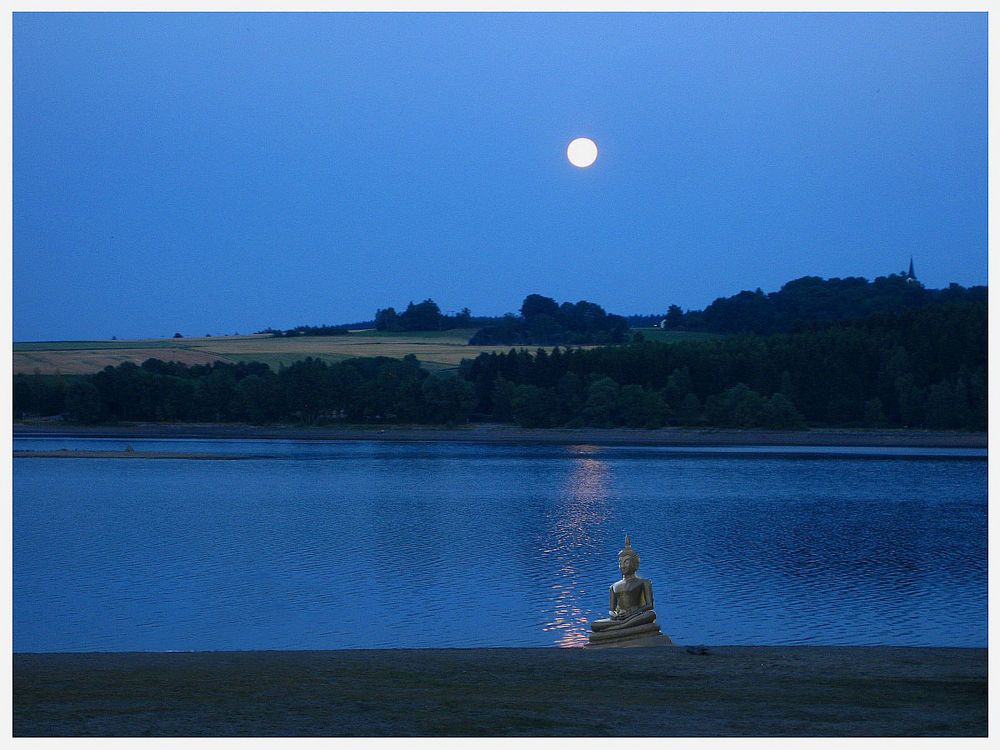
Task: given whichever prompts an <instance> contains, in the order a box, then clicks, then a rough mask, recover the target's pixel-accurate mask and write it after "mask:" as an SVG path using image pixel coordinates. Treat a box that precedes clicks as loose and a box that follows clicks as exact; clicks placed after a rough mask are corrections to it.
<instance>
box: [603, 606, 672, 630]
mask: <svg viewBox="0 0 1000 750" xmlns="http://www.w3.org/2000/svg"><path fill="white" fill-rule="evenodd" d="M655 620H656V612H654V611H653V610H651V609H648V610H646V611H645V612H638V613H636V614H634V615H632V616H631V617H626V618H623V619H621V620H614V619H611V618H607V619H604V620H594V622H592V623H591V624H590V629H591V630H593V631H594V632H601V631H607V630H619V629H621V628H631V627H635V626H637V625H646V624H648V623H651V622H654V621H655Z"/></svg>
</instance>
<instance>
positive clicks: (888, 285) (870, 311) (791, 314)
mask: <svg viewBox="0 0 1000 750" xmlns="http://www.w3.org/2000/svg"><path fill="white" fill-rule="evenodd" d="M961 302H986V287H985V286H974V287H969V288H968V289H967V288H965V287H962V286H960V285H958V284H951V285H949V286H948V288H947V289H926V288H925V287H924V286H923V285H922V284H920V282H918V281H917V280H916V279H915V278H914V277H912V276H907V275H905V274H892V275H889V276H880V277H878V278H877V279H875V280H874V281H868V280H867V279H864V278H860V277H848V278H845V279H839V278H833V279H821V278H819V277H818V276H803V277H802V278H800V279H795V280H794V281H789V282H788V283H787V284H785V285H784V286H783V287H781V289H780V290H778V291H777V292H771V293H770V294H765V293H764V292H762V291H761V290H760V289H757V290H756V291H753V292H749V291H742V292H740V293H739V294H735V295H733V296H731V297H720V298H719V299H717V300H715V301H714V302H713V303H712V304H710V305H709V306H708V307H706V308H705V309H704V310H689V311H688V312H683V311H681V309H680V307H678V306H677V305H670V307H669V308H668V309H667V314H666V316H665V317H664V320H665V322H666V323H665V325H666V328H668V329H671V330H682V331H706V332H711V333H759V334H769V333H779V332H788V331H795V330H801V329H803V328H807V327H809V326H811V325H813V324H815V323H831V322H834V321H838V320H856V319H860V318H865V317H867V316H869V315H874V314H877V313H891V312H902V311H904V310H914V309H917V308H920V307H925V306H927V305H932V304H946V303H961Z"/></svg>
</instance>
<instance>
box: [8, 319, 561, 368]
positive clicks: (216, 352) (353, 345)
mask: <svg viewBox="0 0 1000 750" xmlns="http://www.w3.org/2000/svg"><path fill="white" fill-rule="evenodd" d="M473 333H475V329H472V328H469V329H456V330H453V331H429V332H427V333H423V332H421V333H384V332H381V331H372V330H366V331H352V332H351V333H350V334H349V335H347V336H295V337H291V338H274V337H272V336H267V335H253V336H209V337H201V338H184V339H149V340H143V341H52V342H26V343H15V344H14V356H13V360H14V373H15V374H17V373H25V374H31V373H33V372H36V371H37V372H40V373H41V374H43V375H54V374H57V373H62V374H66V375H85V374H89V373H93V372H97V371H99V370H101V369H103V368H104V367H107V366H108V365H112V366H114V365H118V364H121V363H122V362H134V363H135V364H137V365H138V364H142V363H143V362H144V361H145V360H147V359H149V358H150V357H156V358H158V359H162V360H164V361H169V360H173V361H175V362H183V363H185V364H188V365H194V364H210V363H212V362H215V361H216V360H222V361H223V362H239V361H244V362H249V361H256V362H264V363H266V364H267V365H269V366H270V367H271V368H272V369H277V368H278V367H280V366H281V365H286V366H287V365H290V364H292V363H293V362H296V361H298V360H301V359H305V358H306V357H316V358H317V359H322V360H325V361H327V362H339V361H342V360H345V359H350V358H351V357H395V358H402V357H405V356H406V355H407V354H413V355H415V356H416V357H417V359H419V360H420V362H421V364H423V365H424V366H425V367H426V368H427V369H429V370H434V371H442V370H449V369H454V368H455V367H457V366H458V364H459V363H460V362H461V361H462V360H463V359H465V358H469V359H472V358H474V357H475V356H477V355H478V354H479V353H480V352H484V351H485V352H491V351H502V352H505V351H509V350H510V348H511V347H509V346H480V347H471V346H469V345H468V341H469V337H470V336H471V335H472V334H473ZM543 348H546V349H551V348H552V347H543Z"/></svg>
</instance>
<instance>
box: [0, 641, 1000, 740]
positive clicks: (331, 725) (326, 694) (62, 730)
mask: <svg viewBox="0 0 1000 750" xmlns="http://www.w3.org/2000/svg"><path fill="white" fill-rule="evenodd" d="M699 651H700V649H690V650H688V649H685V648H684V647H681V646H678V647H666V648H659V649H609V650H603V651H589V650H584V649H556V648H536V649H519V648H509V649H505V648H498V649H439V650H438V649H434V650H420V649H403V650H386V651H311V652H310V651H258V652H201V653H198V652H195V653H165V654H163V653H125V654H119V653H106V654H14V659H13V664H14V667H13V706H14V713H13V715H14V735H15V736H79V735H90V736H95V735H96V736H130V737H132V736H158V735H186V736H264V735H269V736H276V735H279V736H414V735H432V736H438V735H462V736H496V735H534V736H608V735H612V736H615V735H618V736H734V735H735V736H920V735H933V736H980V737H981V736H985V735H986V732H987V650H986V649H966V648H902V647H887V646H877V647H860V646H832V647H828V646H774V647H708V649H707V653H699Z"/></svg>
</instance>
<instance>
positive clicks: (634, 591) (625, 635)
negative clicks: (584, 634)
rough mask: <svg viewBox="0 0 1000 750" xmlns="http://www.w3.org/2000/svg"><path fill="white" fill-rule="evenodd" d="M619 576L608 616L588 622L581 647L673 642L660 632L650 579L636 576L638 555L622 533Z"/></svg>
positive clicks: (610, 601)
mask: <svg viewBox="0 0 1000 750" xmlns="http://www.w3.org/2000/svg"><path fill="white" fill-rule="evenodd" d="M618 568H619V569H620V570H621V572H622V579H621V580H620V581H616V582H615V583H614V585H612V586H611V592H610V597H609V601H608V615H609V616H608V617H607V618H606V619H603V620H595V621H594V622H592V623H591V624H590V630H591V632H590V641H589V642H588V643H587V645H586V646H584V648H620V647H636V646H672V645H673V641H671V640H670V638H669V637H667V636H666V635H664V634H663V633H661V632H660V626H659V625H658V624H657V623H656V612H654V611H653V582H652V581H650V580H649V579H648V578H639V577H638V576H637V575H636V574H635V572H636V571H637V570H638V569H639V555H638V554H637V553H636V551H635V550H634V549H632V543H631V542H630V541H629V538H628V537H627V536H626V537H625V548H624V549H623V550H622V551H621V552H619V553H618Z"/></svg>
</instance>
